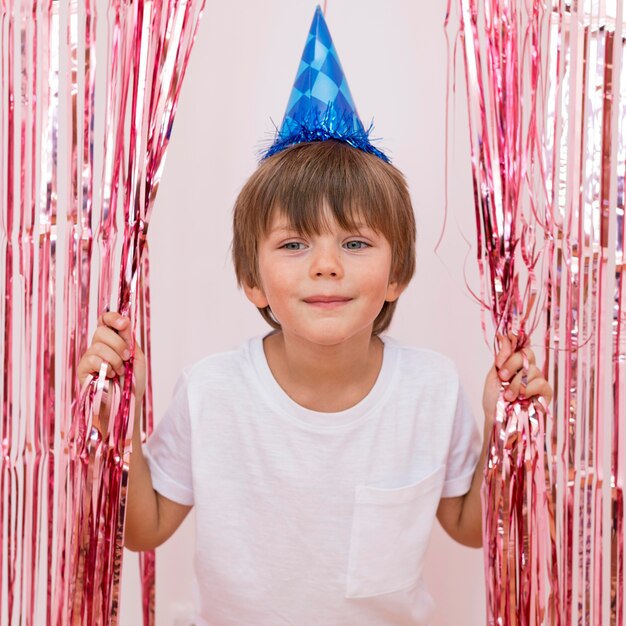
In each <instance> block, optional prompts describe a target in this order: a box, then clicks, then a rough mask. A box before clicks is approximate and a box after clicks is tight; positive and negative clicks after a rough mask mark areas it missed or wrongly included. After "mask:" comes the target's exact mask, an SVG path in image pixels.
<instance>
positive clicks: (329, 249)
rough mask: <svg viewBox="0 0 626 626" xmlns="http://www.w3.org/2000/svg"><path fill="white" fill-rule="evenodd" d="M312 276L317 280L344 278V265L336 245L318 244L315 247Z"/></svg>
mask: <svg viewBox="0 0 626 626" xmlns="http://www.w3.org/2000/svg"><path fill="white" fill-rule="evenodd" d="M311 276H313V277H315V278H323V277H330V278H341V277H342V276H343V265H342V263H341V258H340V255H339V251H338V250H337V248H336V246H335V245H333V244H321V245H320V244H318V245H316V246H315V250H314V254H313V258H312V259H311Z"/></svg>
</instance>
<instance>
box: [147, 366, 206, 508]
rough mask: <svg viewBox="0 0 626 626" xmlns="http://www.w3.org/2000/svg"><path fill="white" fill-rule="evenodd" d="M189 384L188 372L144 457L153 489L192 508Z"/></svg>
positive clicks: (178, 382)
mask: <svg viewBox="0 0 626 626" xmlns="http://www.w3.org/2000/svg"><path fill="white" fill-rule="evenodd" d="M188 385H189V379H188V371H187V370H185V371H183V373H182V374H181V376H180V377H179V379H178V381H177V382H176V385H175V387H174V393H173V394H172V399H171V401H170V404H169V406H168V408H167V410H166V411H165V414H164V416H163V417H162V418H161V421H160V422H159V424H158V426H157V427H156V429H155V430H154V432H153V433H152V435H151V436H150V437H149V438H148V441H147V443H146V445H145V446H144V455H145V457H146V460H147V461H148V466H149V467H150V474H151V476H152V486H153V487H154V489H155V490H156V491H158V492H159V493H160V494H161V495H163V496H165V497H166V498H169V499H170V500H173V501H174V502H178V503H179V504H185V505H189V506H191V505H192V504H193V503H194V499H193V481H192V471H191V427H190V415H189V394H188Z"/></svg>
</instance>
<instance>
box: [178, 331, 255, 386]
mask: <svg viewBox="0 0 626 626" xmlns="http://www.w3.org/2000/svg"><path fill="white" fill-rule="evenodd" d="M254 341H256V338H255V339H250V340H248V341H246V342H245V343H243V344H242V345H241V346H239V347H237V348H234V349H232V350H227V351H224V352H216V353H214V354H210V355H208V356H205V357H203V358H201V359H200V360H198V361H196V362H194V363H192V364H190V365H188V366H187V367H185V368H184V369H183V372H182V375H181V378H183V379H184V380H185V382H186V384H187V385H188V386H189V387H195V386H202V387H205V386H207V385H214V384H218V385H220V384H221V383H222V382H229V383H230V385H232V384H233V383H234V382H235V381H236V380H238V379H241V377H245V376H246V375H247V372H248V371H249V369H250V346H251V344H252V343H253V342H254Z"/></svg>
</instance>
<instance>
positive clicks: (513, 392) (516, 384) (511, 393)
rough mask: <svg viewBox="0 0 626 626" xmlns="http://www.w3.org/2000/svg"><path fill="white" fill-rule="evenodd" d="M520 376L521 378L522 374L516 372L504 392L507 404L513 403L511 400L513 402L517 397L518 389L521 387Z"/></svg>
mask: <svg viewBox="0 0 626 626" xmlns="http://www.w3.org/2000/svg"><path fill="white" fill-rule="evenodd" d="M522 376H523V372H518V373H517V374H516V375H515V376H514V377H513V380H511V382H510V383H509V386H508V388H507V390H506V391H505V392H504V399H505V400H508V401H509V402H513V400H515V399H516V398H517V397H518V396H519V394H520V388H521V387H522V386H523V385H522Z"/></svg>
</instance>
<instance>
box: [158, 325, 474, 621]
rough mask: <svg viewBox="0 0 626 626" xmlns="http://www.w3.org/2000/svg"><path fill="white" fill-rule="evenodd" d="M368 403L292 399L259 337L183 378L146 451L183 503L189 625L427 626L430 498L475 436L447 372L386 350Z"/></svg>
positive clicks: (442, 361) (443, 366)
mask: <svg viewBox="0 0 626 626" xmlns="http://www.w3.org/2000/svg"><path fill="white" fill-rule="evenodd" d="M384 344H385V347H384V356H383V363H382V367H381V371H380V374H379V376H378V379H377V380H376V383H375V384H374V387H373V388H372V390H371V391H370V393H369V394H368V395H367V396H366V397H365V398H364V399H363V400H362V401H361V402H359V403H358V404H357V405H355V406H353V407H352V408H350V409H347V410H345V411H340V412H338V413H318V412H316V411H311V410H309V409H306V408H304V407H302V406H300V405H299V404H297V403H296V402H294V401H293V400H292V399H291V398H290V397H289V396H288V395H287V394H286V393H285V392H284V391H283V390H282V389H281V387H280V386H279V385H278V383H277V382H276V380H275V379H274V377H273V376H272V373H271V371H270V368H269V366H268V364H267V360H266V358H265V354H264V351H263V342H262V338H260V337H258V338H255V339H252V340H250V341H249V342H248V343H246V344H245V345H244V346H243V347H242V348H240V349H238V350H235V351H232V352H225V353H222V354H216V355H213V356H210V357H208V358H205V359H203V360H202V361H199V362H198V363H196V364H195V365H194V366H192V367H190V368H187V369H186V370H185V371H184V372H183V374H182V375H181V377H180V379H179V380H178V383H177V385H176V388H175V391H174V395H173V398H172V401H171V404H170V406H169V408H168V410H167V412H166V413H165V416H164V417H163V419H162V420H161V422H160V423H159V425H158V428H157V429H156V430H155V432H154V433H153V435H152V436H151V437H150V439H149V441H148V443H147V445H146V455H147V458H148V462H149V465H150V470H151V474H152V482H153V484H154V488H155V489H156V490H157V491H158V492H159V493H161V494H163V495H164V496H165V497H167V498H169V499H171V500H174V501H175V502H179V503H181V504H187V505H191V504H193V505H194V506H195V514H196V550H195V570H196V577H197V584H198V588H199V593H198V601H199V606H198V616H197V620H196V625H197V626H227V625H228V626H281V625H283V624H284V625H288V624H289V625H293V626H355V625H358V626H387V625H389V626H391V625H400V624H401V625H403V626H427V625H428V624H429V623H430V622H429V619H430V616H431V615H432V611H433V601H432V598H431V597H430V595H429V594H428V592H427V590H426V589H425V587H424V585H423V582H422V579H421V575H422V565H423V560H424V553H425V550H426V545H427V543H428V539H429V536H430V533H431V529H432V526H433V522H434V519H435V512H436V509H437V505H438V503H439V499H440V498H441V497H442V496H444V497H452V496H460V495H463V494H465V493H466V492H467V491H468V490H469V487H470V484H471V481H472V476H473V473H474V468H475V465H476V462H477V459H478V456H479V454H480V447H481V444H480V433H479V431H478V428H477V425H476V422H475V420H474V417H473V416H472V413H471V410H470V408H469V406H468V403H467V401H466V399H465V396H464V394H463V392H462V390H461V388H460V385H459V378H458V374H457V371H456V368H455V366H454V364H453V363H452V361H450V359H448V358H447V357H444V356H443V355H440V354H438V353H436V352H432V351H429V350H422V349H416V348H410V347H405V346H401V345H399V344H397V343H396V342H395V341H393V340H391V339H389V338H384Z"/></svg>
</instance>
